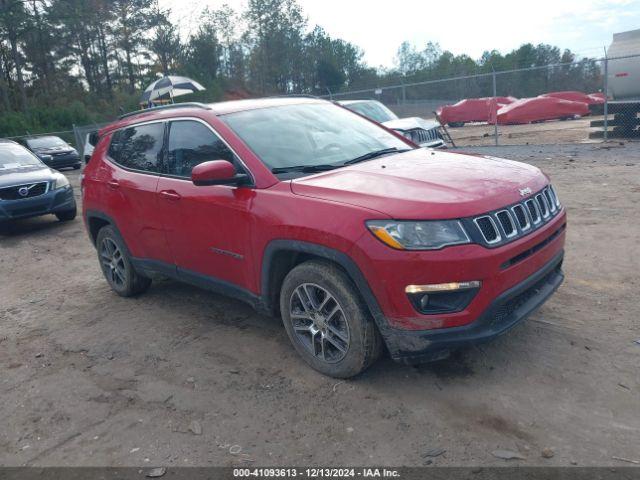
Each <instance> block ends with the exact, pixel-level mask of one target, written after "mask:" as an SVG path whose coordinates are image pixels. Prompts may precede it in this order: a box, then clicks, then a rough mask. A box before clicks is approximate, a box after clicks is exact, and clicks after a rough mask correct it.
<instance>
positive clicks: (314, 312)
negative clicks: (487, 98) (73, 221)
mask: <svg viewBox="0 0 640 480" xmlns="http://www.w3.org/2000/svg"><path fill="white" fill-rule="evenodd" d="M99 137H100V138H99V141H98V143H97V144H96V147H95V150H94V152H93V156H92V158H91V161H90V162H89V164H88V166H87V167H86V170H85V174H84V178H83V181H82V186H83V198H84V202H83V205H84V220H85V223H86V226H87V230H88V232H89V235H90V238H91V240H92V242H93V243H94V245H95V247H96V250H97V255H98V260H99V262H100V266H101V268H102V271H103V273H104V275H105V277H106V280H107V282H108V283H109V284H110V286H111V287H112V288H113V290H114V291H115V292H116V293H118V294H119V295H122V296H125V297H126V296H132V295H137V294H140V293H142V292H143V291H145V290H146V289H147V288H149V286H150V284H151V281H152V278H153V277H154V276H156V275H161V276H168V277H171V278H175V279H177V280H179V281H184V282H188V283H191V284H193V285H196V286H199V287H203V288H208V289H211V290H214V291H217V292H222V293H224V294H227V295H230V296H233V297H235V298H238V299H241V300H243V301H246V302H248V303H250V304H251V305H252V306H254V307H255V308H256V309H257V310H258V311H260V312H265V313H268V314H271V315H278V316H280V317H281V318H282V321H283V323H284V326H285V329H286V331H287V334H288V335H289V338H290V339H291V342H292V344H293V346H294V348H295V349H296V351H297V352H298V353H299V354H300V356H301V357H302V358H303V359H304V361H306V362H307V363H308V364H309V365H310V366H311V367H313V368H315V369H316V370H318V371H320V372H322V373H324V374H327V375H331V376H334V377H339V378H346V377H351V376H353V375H356V374H358V373H359V372H361V371H362V370H364V369H365V368H367V367H368V366H369V365H370V364H371V363H372V362H373V361H375V359H376V358H377V357H378V356H379V355H380V353H381V351H382V350H383V348H384V347H386V350H387V351H388V352H389V354H390V355H391V357H392V358H393V359H395V360H398V361H401V362H405V363H413V362H421V361H430V360H435V359H439V358H444V357H446V356H447V355H448V354H449V353H450V352H452V351H454V350H456V349H459V348H461V347H464V346H465V345H469V344H472V343H477V342H482V341H486V340H489V339H492V338H494V337H496V336H498V335H500V334H502V333H504V332H506V331H507V330H509V329H510V328H511V327H513V326H514V325H516V324H517V323H518V322H520V321H521V320H523V319H524V318H526V317H527V316H528V315H529V314H530V313H531V312H532V311H534V310H535V309H536V308H537V307H539V306H540V305H541V304H542V303H543V302H544V301H545V300H546V299H547V298H549V297H550V296H551V295H552V293H553V292H554V291H555V290H556V289H557V288H558V286H559V285H560V284H561V282H562V280H563V274H562V270H561V266H562V260H563V245H564V241H565V225H566V214H565V211H564V208H563V206H562V204H561V203H560V201H559V199H558V195H557V193H556V191H555V189H554V188H553V187H552V186H551V184H550V183H549V179H548V178H547V176H545V175H544V174H543V173H542V172H541V171H540V170H539V169H538V168H536V167H533V166H530V165H527V164H523V163H518V162H514V161H509V160H503V159H499V158H494V157H487V156H478V155H466V154H461V153H448V152H443V151H436V150H427V149H420V148H416V146H415V144H414V143H412V142H410V141H409V140H407V139H405V138H404V137H403V136H402V135H400V134H399V133H397V132H394V131H392V130H389V129H387V128H385V127H383V126H381V125H379V124H377V123H375V122H373V121H370V120H368V119H366V118H364V117H362V116H360V115H358V114H355V113H353V112H350V111H349V110H347V109H345V108H344V107H341V106H339V105H335V104H333V103H331V102H327V101H323V100H318V99H312V98H268V99H258V100H241V101H231V102H223V103H216V104H211V105H203V104H181V105H180V104H178V105H170V106H168V107H158V108H155V109H149V110H145V111H140V112H134V113H132V114H128V115H125V116H123V117H121V118H120V119H119V120H118V121H117V122H115V123H114V124H112V125H110V126H108V127H106V128H104V129H103V130H101V131H100V133H99Z"/></svg>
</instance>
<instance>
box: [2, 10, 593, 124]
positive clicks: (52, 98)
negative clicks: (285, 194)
mask: <svg viewBox="0 0 640 480" xmlns="http://www.w3.org/2000/svg"><path fill="white" fill-rule="evenodd" d="M176 5H179V3H178V2H176ZM197 25H198V28H197V29H196V30H195V31H194V32H192V33H191V35H190V36H188V37H187V38H180V35H179V34H178V31H179V27H178V26H177V25H176V24H175V22H174V21H173V20H172V18H171V12H170V11H165V10H162V9H160V8H159V5H158V1H157V0H90V1H89V0H47V1H41V0H28V1H26V0H20V1H16V0H0V136H13V135H22V134H25V133H26V132H32V133H36V132H45V131H59V130H69V129H71V126H72V125H73V124H83V123H93V122H104V121H109V120H112V119H113V118H114V117H115V116H116V115H118V114H119V113H121V111H131V110H135V109H137V108H139V103H138V101H139V98H140V94H141V93H142V91H143V90H144V88H146V86H147V85H149V84H150V83H151V82H153V81H154V80H156V79H157V78H158V76H159V75H160V76H161V75H167V74H177V75H186V76H189V77H192V78H193V79H195V80H197V81H198V82H200V83H201V84H203V85H204V86H205V87H206V88H207V90H206V91H205V92H198V93H196V94H192V95H189V96H186V97H180V98H179V100H184V101H204V102H211V101H216V100H219V99H220V98H223V97H224V94H225V91H233V92H235V94H236V95H238V96H243V95H245V94H251V95H256V96H257V95H271V94H289V93H306V94H316V95H325V94H327V93H329V92H331V93H338V92H340V91H341V90H346V89H354V90H355V89H373V88H376V87H382V86H390V85H399V84H401V83H414V82H423V81H431V80H434V81H435V80H438V79H443V78H450V77H457V76H467V75H469V76H472V75H476V74H485V76H480V77H476V78H470V79H466V80H456V81H448V82H438V83H433V84H430V85H421V86H417V87H412V88H411V89H410V90H407V92H406V93H407V99H408V100H411V99H412V98H415V99H425V98H438V99H444V98H446V99H452V98H456V97H458V98H461V97H470V96H487V95H490V94H491V77H490V73H491V71H492V70H493V69H495V70H496V71H503V70H510V69H516V68H528V67H535V66H539V65H547V64H550V63H563V62H564V63H566V62H573V61H574V59H575V58H574V55H573V54H572V53H571V52H570V51H564V52H562V51H561V50H560V49H559V48H557V47H553V46H550V45H543V44H541V45H537V46H534V45H531V44H526V45H522V46H521V47H520V48H518V49H516V50H513V51H512V52H509V53H507V54H504V55H503V54H501V53H500V52H497V51H488V52H485V53H484V54H483V55H482V57H481V58H480V59H477V60H476V59H473V58H470V57H469V56H467V55H454V54H453V53H451V52H449V51H446V50H444V51H443V50H442V49H441V48H440V46H439V45H438V44H437V43H431V42H429V43H427V44H426V45H425V46H424V48H422V49H420V48H416V47H414V46H412V45H411V44H409V43H407V42H404V43H403V44H401V45H400V48H399V50H398V54H397V59H396V66H395V68H393V69H390V70H376V69H374V68H370V67H368V66H367V65H366V64H365V63H364V62H363V52H362V50H360V49H359V48H358V47H357V46H355V45H353V44H351V43H349V42H346V41H344V40H342V39H339V38H332V37H331V36H330V35H329V34H328V33H327V32H326V31H325V30H323V29H322V28H321V27H318V26H315V27H314V28H309V25H308V22H307V18H306V17H305V15H304V12H303V11H302V8H301V7H300V5H299V4H298V2H297V0H248V1H247V3H246V8H245V9H244V11H235V10H234V9H232V8H231V7H229V6H228V5H222V6H221V7H220V8H218V9H214V10H212V9H205V10H204V11H203V13H202V15H201V18H200V19H199V22H198V24H197ZM600 78H601V74H600V70H599V68H598V66H597V65H596V63H595V62H594V61H593V60H587V59H585V60H582V61H580V62H579V63H575V64H572V65H563V66H560V67H557V68H554V69H544V70H539V71H530V72H516V73H513V74H505V75H500V77H499V81H498V94H500V95H515V96H528V95H537V94H539V93H542V92H544V91H547V90H549V89H553V90H562V89H580V90H584V91H593V90H596V89H597V87H598V86H599V84H600V83H599V82H600ZM399 90H400V89H397V91H399Z"/></svg>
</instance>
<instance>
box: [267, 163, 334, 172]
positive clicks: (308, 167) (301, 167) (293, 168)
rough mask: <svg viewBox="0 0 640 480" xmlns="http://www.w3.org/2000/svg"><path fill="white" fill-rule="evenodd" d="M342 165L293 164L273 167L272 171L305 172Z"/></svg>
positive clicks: (320, 170)
mask: <svg viewBox="0 0 640 480" xmlns="http://www.w3.org/2000/svg"><path fill="white" fill-rule="evenodd" d="M341 166H342V165H330V164H320V165H292V166H290V167H276V168H272V169H271V172H272V173H288V172H304V173H313V172H326V171H327V170H333V169H335V168H340V167H341Z"/></svg>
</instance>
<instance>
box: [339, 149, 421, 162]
mask: <svg viewBox="0 0 640 480" xmlns="http://www.w3.org/2000/svg"><path fill="white" fill-rule="evenodd" d="M409 150H411V149H410V148H403V149H400V148H396V147H391V148H383V149H382V150H375V151H373V152H369V153H365V154H364V155H360V156H359V157H356V158H352V159H351V160H347V161H346V162H344V163H343V165H353V164H354V163H359V162H364V161H365V160H372V159H374V158H377V157H381V156H382V155H388V154H390V153H402V152H408V151H409Z"/></svg>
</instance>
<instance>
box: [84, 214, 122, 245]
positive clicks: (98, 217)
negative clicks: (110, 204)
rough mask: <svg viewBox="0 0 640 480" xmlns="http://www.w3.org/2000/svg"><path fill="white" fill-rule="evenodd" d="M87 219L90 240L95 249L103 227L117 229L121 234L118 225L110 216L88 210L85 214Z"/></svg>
mask: <svg viewBox="0 0 640 480" xmlns="http://www.w3.org/2000/svg"><path fill="white" fill-rule="evenodd" d="M85 219H86V224H87V232H88V233H89V238H90V239H91V243H93V246H94V247H95V245H96V240H97V238H98V232H99V231H100V229H102V228H103V227H106V226H107V225H111V226H112V227H113V228H115V229H116V230H117V231H118V233H120V230H119V229H118V226H117V225H116V222H115V221H114V220H113V219H112V218H111V217H110V216H109V215H107V214H105V213H102V212H100V211H97V210H87V212H86V213H85ZM121 236H122V235H121Z"/></svg>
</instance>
